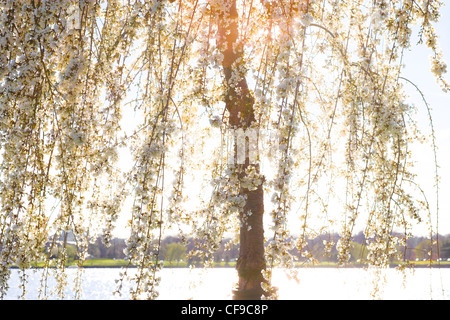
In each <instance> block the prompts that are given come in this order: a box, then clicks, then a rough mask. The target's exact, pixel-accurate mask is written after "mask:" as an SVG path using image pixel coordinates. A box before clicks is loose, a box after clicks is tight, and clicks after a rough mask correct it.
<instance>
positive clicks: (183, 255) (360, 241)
mask: <svg viewBox="0 0 450 320" xmlns="http://www.w3.org/2000/svg"><path fill="white" fill-rule="evenodd" d="M69 239H70V237H69ZM338 240H339V235H338V234H332V235H322V236H319V237H316V238H314V239H309V240H308V251H309V252H311V255H312V256H313V257H314V258H315V259H317V260H318V261H319V262H337V261H338V253H337V250H336V245H333V246H332V247H331V250H329V251H326V250H325V246H324V241H329V242H331V241H332V242H333V243H337V241H338ZM199 242H200V243H201V241H199V240H194V239H191V238H189V239H184V240H182V239H180V238H178V237H174V236H168V237H166V238H164V239H163V240H162V246H161V251H160V254H159V257H160V259H161V260H165V261H168V262H169V263H171V264H174V265H175V264H178V263H179V262H180V261H186V262H187V263H188V264H196V263H198V262H200V258H198V257H196V256H195V255H191V254H190V253H192V252H193V251H195V250H198V243H199ZM365 242H366V241H365V237H364V234H363V233H362V232H360V233H359V234H357V235H355V236H354V237H353V242H352V246H351V258H350V262H357V261H359V260H364V259H365V258H366V255H367V248H366V247H365V245H364V244H365ZM268 243H270V241H269V242H268ZM126 247H127V245H126V242H125V240H124V239H119V238H113V239H112V240H111V241H110V245H109V246H106V245H105V244H104V242H103V240H102V237H98V238H96V239H95V241H93V242H91V243H90V244H89V247H88V259H89V258H90V259H124V258H125V254H124V250H125V248H126ZM398 251H399V252H400V253H402V254H403V255H404V258H405V259H407V260H410V261H414V260H428V259H430V254H431V258H432V259H433V260H436V259H437V258H438V257H439V258H441V259H442V260H447V259H450V234H449V235H440V236H439V248H438V246H437V245H436V244H434V245H433V246H432V245H431V241H430V240H429V239H427V238H425V237H412V238H411V239H409V240H408V241H407V243H406V247H398ZM66 253H67V255H68V258H69V259H71V260H76V259H77V250H76V247H75V245H73V244H71V242H70V241H69V244H67V246H66ZM58 254H59V250H58V248H55V249H53V252H52V253H51V255H52V256H53V257H56V256H57V255H58ZM291 254H293V255H295V256H297V257H298V258H299V261H304V262H307V258H304V257H302V256H301V255H300V252H298V251H297V250H296V249H293V250H291ZM238 256H239V244H238V243H234V242H233V241H231V239H224V241H222V243H221V245H220V247H219V248H218V249H217V250H216V252H215V253H214V254H213V260H214V262H223V263H224V264H228V263H230V262H233V261H236V260H237V258H238Z"/></svg>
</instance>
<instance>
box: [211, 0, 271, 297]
mask: <svg viewBox="0 0 450 320" xmlns="http://www.w3.org/2000/svg"><path fill="white" fill-rule="evenodd" d="M227 2H228V5H229V6H230V8H229V10H228V13H229V14H227V15H226V16H223V15H219V21H218V45H219V48H220V49H221V50H222V52H223V61H222V67H223V72H224V76H225V83H226V94H225V105H226V109H227V111H228V113H229V126H230V127H231V128H233V129H243V130H246V129H248V128H249V127H254V126H255V125H256V121H255V114H254V108H253V105H254V98H253V96H252V94H251V93H250V91H249V89H248V85H247V80H246V78H245V74H243V71H241V68H240V67H241V66H240V63H242V59H241V58H242V55H243V54H242V43H239V39H238V37H239V30H238V12H237V9H236V0H228V1H227ZM232 79H234V80H232ZM230 81H233V83H230ZM249 166H254V169H255V170H257V173H258V174H259V166H258V165H257V164H250V163H249V158H248V157H247V158H246V159H245V163H244V164H240V165H237V164H236V170H238V174H239V175H240V177H243V175H244V174H245V170H246V169H247V168H248V167H249ZM240 194H241V195H244V196H245V197H246V198H247V201H246V204H245V206H244V208H243V212H241V214H240V219H241V221H246V223H245V224H244V223H243V224H242V226H241V229H240V251H239V259H238V262H237V266H236V269H237V271H238V275H239V284H238V289H237V290H236V291H235V292H234V297H233V298H234V299H237V300H240V299H248V300H257V299H260V298H261V296H262V295H263V294H264V290H263V289H262V287H261V284H262V282H263V281H265V280H264V278H263V276H262V273H261V272H262V271H263V270H264V269H265V268H266V262H265V257H264V228H263V214H264V191H263V185H262V184H260V185H259V186H258V187H257V188H256V190H249V189H247V188H241V189H240ZM249 211H251V213H252V214H251V215H248V214H247V213H248V212H249ZM244 215H245V217H244Z"/></svg>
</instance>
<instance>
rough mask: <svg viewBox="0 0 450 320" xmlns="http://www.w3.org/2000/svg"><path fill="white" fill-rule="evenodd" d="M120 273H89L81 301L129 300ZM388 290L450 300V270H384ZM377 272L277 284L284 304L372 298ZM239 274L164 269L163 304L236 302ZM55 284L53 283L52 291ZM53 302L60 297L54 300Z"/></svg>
mask: <svg viewBox="0 0 450 320" xmlns="http://www.w3.org/2000/svg"><path fill="white" fill-rule="evenodd" d="M120 272H121V269H120V268H92V269H86V270H85V273H84V277H83V282H82V296H81V297H82V299H89V300H99V299H101V300H107V299H129V295H128V290H127V288H124V290H122V296H117V295H113V292H114V290H115V289H116V283H115V280H117V279H119V273H120ZM75 274H76V270H75V269H67V282H68V288H67V290H66V298H67V299H73V298H74V294H73V292H72V290H71V289H72V287H73V282H74V279H75ZM28 276H29V277H28V281H29V284H28V286H27V294H26V295H25V298H26V299H37V298H38V293H37V291H38V290H37V289H38V288H39V285H40V278H41V270H36V271H30V272H29V274H28ZM381 276H382V279H383V280H382V283H384V285H383V286H380V291H379V292H378V296H376V297H377V298H379V299H415V300H428V299H445V300H449V299H450V269H416V270H414V271H408V272H406V275H405V276H404V274H403V273H401V272H399V271H397V270H395V269H388V270H384V271H383V272H382V274H381ZM376 278H377V276H376V275H375V272H374V271H370V270H365V269H359V268H304V269H298V282H297V281H296V280H293V279H291V276H290V275H289V274H288V273H287V272H285V271H284V270H275V271H274V273H273V283H274V285H275V286H277V287H278V289H279V291H278V292H279V299H283V300H284V299H291V300H292V299H295V300H297V299H306V300H312V299H314V300H316V299H326V300H338V299H339V300H341V299H364V300H366V299H373V296H372V294H373V293H374V284H373V283H374V280H375V279H376ZM236 280H237V275H236V271H235V270H234V269H233V268H218V269H209V270H200V269H192V270H191V269H185V268H174V269H163V270H162V271H161V284H160V289H159V292H160V296H159V299H165V300H184V299H206V300H215V299H231V289H232V286H233V284H234V283H236ZM19 283H20V278H19V272H18V270H12V275H11V278H10V280H9V282H8V284H9V286H10V289H9V291H8V294H7V296H6V299H17V297H18V296H19V295H20V294H21V289H20V287H19ZM54 283H55V280H54V278H50V279H49V284H50V287H51V286H52V285H53V284H54ZM49 298H50V299H52V298H55V297H54V296H53V297H52V296H49Z"/></svg>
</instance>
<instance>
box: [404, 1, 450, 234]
mask: <svg viewBox="0 0 450 320" xmlns="http://www.w3.org/2000/svg"><path fill="white" fill-rule="evenodd" d="M436 30H437V32H438V34H439V37H440V38H439V43H440V46H441V48H442V51H443V53H444V60H445V61H446V63H447V65H448V71H449V73H448V74H447V75H446V77H445V78H446V79H447V81H450V34H449V33H450V4H447V5H446V6H444V7H443V10H442V17H441V19H440V23H439V24H438V25H437V26H436ZM430 55H431V50H429V49H428V48H426V47H424V46H420V47H419V46H415V45H413V46H411V50H410V52H408V53H407V54H406V56H405V59H404V61H405V65H406V70H405V72H404V77H405V78H407V79H409V80H410V81H412V82H413V83H415V84H416V85H417V86H418V87H419V89H420V90H421V91H422V93H423V94H424V96H425V99H426V100H427V102H428V104H429V106H430V108H431V109H432V117H433V125H434V129H435V131H436V144H437V146H438V152H437V157H438V164H439V165H440V167H439V175H440V177H441V180H440V182H439V187H440V190H439V220H438V221H436V217H433V220H434V221H432V222H433V224H434V225H435V226H436V222H438V227H439V233H441V234H450V167H449V166H448V163H450V92H448V93H444V92H443V91H442V90H441V88H440V87H439V85H438V84H437V83H436V81H435V79H434V77H433V75H432V73H431V72H430V60H429V57H430ZM405 88H408V92H410V97H411V98H410V101H411V102H412V103H414V104H415V105H416V106H417V108H418V117H419V119H420V125H421V128H423V132H424V133H430V132H431V131H430V126H429V120H428V114H427V109H426V106H425V104H424V103H423V101H422V97H421V96H420V94H419V93H418V92H417V90H416V89H415V88H414V87H413V86H412V85H409V84H405ZM413 151H415V153H414V156H415V157H416V159H417V166H416V171H417V173H418V181H419V182H420V183H421V185H422V186H423V188H424V189H425V191H426V192H427V198H428V201H429V202H430V205H431V209H432V211H433V212H434V213H435V212H436V191H435V187H434V170H435V167H434V154H433V150H432V148H430V147H429V146H427V145H423V146H418V147H414V149H413ZM421 231H424V230H423V229H422V230H421Z"/></svg>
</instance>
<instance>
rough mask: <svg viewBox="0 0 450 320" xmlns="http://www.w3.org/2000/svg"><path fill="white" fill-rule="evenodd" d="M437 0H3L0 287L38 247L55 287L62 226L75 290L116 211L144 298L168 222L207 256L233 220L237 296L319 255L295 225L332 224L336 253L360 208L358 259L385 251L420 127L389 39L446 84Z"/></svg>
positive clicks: (135, 291) (393, 242)
mask: <svg viewBox="0 0 450 320" xmlns="http://www.w3.org/2000/svg"><path fill="white" fill-rule="evenodd" d="M441 5H442V3H441V2H440V1H437V0H403V1H385V0H372V1H368V0H357V1H339V0H337V1H334V0H322V1H319V0H286V1H280V0H183V1H181V0H168V1H167V0H166V1H165V0H128V1H124V0H103V1H102V0H79V1H78V0H77V1H74V0H71V1H45V0H31V1H28V0H27V1H24V0H15V1H13V0H2V1H0V65H1V68H0V150H1V154H0V159H1V166H0V208H1V209H0V250H1V265H0V295H2V296H3V295H5V294H6V292H7V289H8V278H9V275H10V272H11V267H12V266H13V265H17V266H18V267H19V268H20V274H21V280H22V288H23V294H25V292H26V283H27V274H28V272H29V271H28V270H29V268H30V267H31V266H32V265H33V263H35V262H37V261H39V262H42V263H43V264H44V267H43V268H42V281H41V283H42V286H41V289H40V293H39V294H40V297H41V298H46V297H47V296H48V295H49V290H50V288H49V286H48V277H49V275H50V273H53V272H54V273H55V276H56V279H57V287H56V289H55V290H56V294H57V296H58V297H63V296H64V288H65V287H66V286H67V285H68V284H67V279H66V272H65V262H66V259H67V253H66V252H65V248H66V245H67V235H68V233H69V232H70V233H72V234H73V236H74V239H75V243H76V247H77V255H78V257H79V260H78V266H79V268H78V275H77V280H76V283H75V297H77V298H79V297H80V294H81V292H80V283H81V281H82V275H83V269H82V266H83V262H84V260H85V259H86V254H87V246H88V243H89V241H91V240H93V239H96V236H97V235H98V234H103V235H104V241H105V243H106V244H108V243H109V242H110V240H111V237H112V234H113V232H114V228H115V227H116V225H117V221H118V218H119V216H121V215H127V216H128V217H129V223H128V228H129V233H130V236H129V239H128V240H127V249H126V256H127V261H129V265H130V266H132V265H133V266H137V269H136V273H133V274H132V273H131V272H130V269H128V268H124V270H123V272H122V273H121V278H120V279H118V280H117V285H118V287H117V292H120V291H121V289H122V286H123V283H124V281H128V280H130V281H133V286H132V289H131V292H130V293H131V297H132V298H136V299H137V298H150V299H151V298H156V297H157V295H158V283H159V281H160V276H159V270H160V269H161V267H162V264H161V259H160V251H161V250H160V249H161V239H162V237H163V236H164V235H165V234H166V233H167V232H174V231H177V232H179V234H181V236H182V237H187V236H190V237H195V238H196V239H197V240H198V241H197V248H196V250H193V251H192V252H190V253H189V254H191V255H197V256H198V257H200V258H202V259H203V261H204V264H205V265H206V266H208V265H210V264H211V263H212V254H213V253H214V251H215V250H217V249H218V248H219V245H220V242H221V241H222V240H223V238H224V236H225V235H226V234H227V233H232V234H239V237H238V238H237V239H236V241H237V242H239V244H240V256H239V260H238V262H237V272H238V276H239V282H238V285H237V289H236V290H235V293H234V297H235V298H236V299H259V298H261V297H266V298H276V290H275V289H274V288H272V283H271V270H272V269H273V267H275V266H279V267H285V268H288V269H290V268H293V267H294V266H295V263H296V260H297V259H298V257H296V256H294V255H293V254H292V250H293V249H297V250H298V251H299V252H300V253H301V255H302V257H303V258H305V259H308V260H309V261H311V262H314V259H315V258H314V257H313V256H312V255H311V253H310V250H308V239H311V238H314V237H316V236H318V235H322V234H329V233H331V231H332V230H335V228H339V232H340V238H339V239H332V238H330V239H329V240H327V241H324V246H325V248H326V250H328V251H329V250H331V248H332V247H334V246H336V247H337V249H338V252H339V259H340V262H341V263H345V262H346V261H347V260H348V259H349V255H350V249H351V248H350V243H351V241H352V236H353V234H354V232H355V231H356V229H357V228H358V226H359V225H361V224H362V225H363V230H364V234H365V236H366V239H367V240H366V241H367V243H366V247H367V253H368V254H367V261H366V262H367V264H369V265H373V266H376V267H379V268H384V267H386V266H387V265H388V263H389V261H390V259H392V258H393V257H397V256H400V257H401V256H402V252H401V251H400V250H398V248H399V247H401V246H404V245H405V243H406V240H407V239H408V238H409V237H410V236H411V227H412V224H414V223H416V222H420V221H421V220H424V217H426V215H427V212H428V211H429V207H428V206H427V203H426V202H425V201H424V200H423V198H422V195H421V193H420V192H416V191H417V190H419V191H420V188H419V186H418V185H417V184H416V182H415V181H414V174H412V172H411V170H410V168H411V165H412V160H411V157H412V155H411V153H410V150H409V149H408V146H409V144H410V143H411V142H412V141H415V140H422V139H424V137H423V135H422V134H421V133H420V131H419V130H418V128H417V126H416V124H415V121H414V111H415V107H414V106H413V105H410V104H409V103H408V102H407V97H406V94H405V91H404V85H405V84H406V83H407V82H408V79H405V78H404V77H402V70H403V67H404V66H403V64H402V56H403V54H404V51H405V50H406V49H408V48H409V46H410V41H411V36H412V34H413V31H414V30H415V31H417V32H418V34H419V39H420V42H421V43H423V44H424V45H426V46H428V47H429V48H430V52H431V57H432V58H431V68H430V70H431V72H433V73H434V74H435V76H436V80H437V82H438V83H439V84H440V85H441V86H442V89H443V90H444V91H447V90H448V89H449V85H448V83H447V82H446V80H445V78H444V76H445V73H446V71H447V70H446V68H447V67H446V64H445V63H444V62H443V61H442V53H441V51H440V48H439V46H438V39H437V36H436V33H435V30H434V28H433V24H434V23H436V22H437V20H438V18H439V8H440V7H441ZM130 114H134V117H133V123H132V124H130V123H127V122H126V121H125V119H128V118H129V115H130ZM126 154H130V155H131V157H132V158H131V159H132V160H130V161H128V160H127V161H126V163H125V165H124V161H122V159H123V157H124V155H126ZM127 203H131V204H130V205H127ZM263 216H264V217H265V218H266V219H265V220H264V221H263ZM294 220H295V221H296V222H297V224H298V225H299V226H298V227H297V228H296V229H295V230H292V225H294V223H293V221H294ZM298 222H299V223H298ZM264 230H265V231H264ZM399 230H400V231H402V234H403V235H402V236H398V231H399ZM294 235H295V236H294ZM53 248H60V249H61V251H60V252H61V254H60V255H59V256H58V257H57V258H56V259H51V257H50V254H49V252H52V249H53ZM407 265H408V262H407V261H404V264H403V265H402V266H401V268H404V267H405V266H407ZM54 267H55V268H54ZM230 289H231V285H230Z"/></svg>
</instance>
